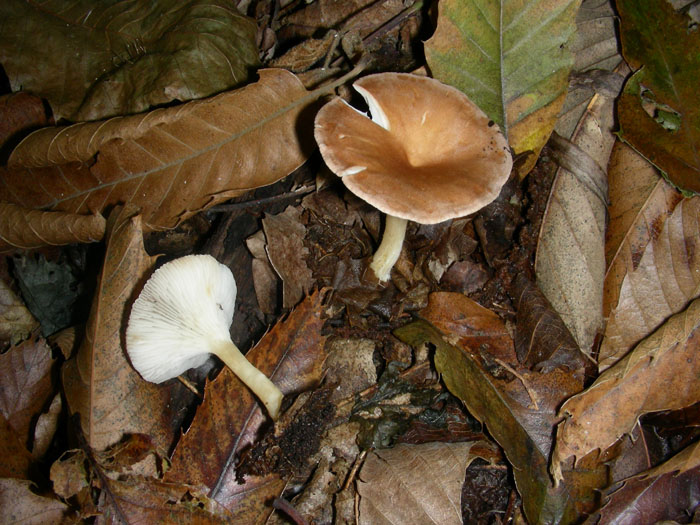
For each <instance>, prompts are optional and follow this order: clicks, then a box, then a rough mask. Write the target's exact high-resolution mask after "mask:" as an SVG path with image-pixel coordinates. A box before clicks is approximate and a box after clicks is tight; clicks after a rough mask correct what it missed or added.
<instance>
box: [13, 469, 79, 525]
mask: <svg viewBox="0 0 700 525" xmlns="http://www.w3.org/2000/svg"><path fill="white" fill-rule="evenodd" d="M0 509H2V514H3V516H2V519H3V522H4V523H21V524H22V525H46V524H47V523H62V522H63V518H64V517H65V516H66V514H67V513H68V506H67V505H66V504H65V503H63V502H61V501H58V500H57V499H53V498H45V497H43V496H39V495H37V494H35V493H34V492H32V483H31V482H30V481H25V480H19V479H0Z"/></svg>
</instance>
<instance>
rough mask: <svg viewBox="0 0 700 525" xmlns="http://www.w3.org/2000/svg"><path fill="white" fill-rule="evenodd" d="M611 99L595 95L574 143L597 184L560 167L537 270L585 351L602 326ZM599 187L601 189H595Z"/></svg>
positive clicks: (543, 287)
mask: <svg viewBox="0 0 700 525" xmlns="http://www.w3.org/2000/svg"><path fill="white" fill-rule="evenodd" d="M613 103H614V101H613V100H612V99H609V98H606V97H601V96H600V95H596V96H594V97H593V100H592V101H591V103H590V105H589V107H588V109H587V111H586V113H585V114H584V116H583V118H582V119H581V122H579V125H578V128H577V130H576V133H575V134H574V136H573V140H572V142H573V143H574V144H575V145H576V146H578V148H579V149H580V150H581V151H582V152H583V154H585V155H587V156H588V157H590V159H591V160H592V162H590V166H591V167H592V168H595V169H591V170H590V173H587V175H588V178H589V179H590V180H591V181H593V185H592V187H591V186H590V185H587V184H586V183H584V182H583V181H582V180H581V179H580V177H577V176H575V175H574V173H572V172H570V171H569V170H566V169H563V168H560V169H559V170H558V171H557V176H556V179H555V181H554V185H553V186H552V190H551V193H550V196H549V203H548V204H547V210H546V211H545V216H544V218H543V221H542V228H541V230H540V237H539V242H538V245H537V257H536V260H535V272H536V274H537V284H538V285H539V287H540V289H541V290H542V292H543V293H544V295H545V296H546V297H547V299H548V300H549V302H550V303H551V304H552V306H553V307H554V309H555V310H556V311H557V312H558V313H559V315H560V316H561V318H562V320H563V321H564V324H565V325H566V327H567V328H568V329H569V331H570V332H571V335H573V336H574V339H576V342H577V343H578V344H579V346H580V347H581V350H582V351H583V352H584V353H589V352H590V350H591V347H592V346H593V341H594V339H595V336H596V334H597V333H598V332H599V331H602V329H603V309H602V308H603V280H604V276H605V253H604V242H605V241H604V239H605V222H606V203H605V202H604V201H603V200H601V196H600V192H602V194H603V195H606V194H607V179H606V176H605V170H603V169H602V168H601V166H606V165H607V163H608V158H609V156H610V152H611V150H612V146H613V144H614V141H615V138H614V135H613V134H612V127H613ZM595 188H598V190H596V191H593V190H594V189H595Z"/></svg>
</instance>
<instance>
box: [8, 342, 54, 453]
mask: <svg viewBox="0 0 700 525" xmlns="http://www.w3.org/2000/svg"><path fill="white" fill-rule="evenodd" d="M54 363H55V360H54V359H53V358H52V357H51V349H50V348H49V347H48V345H47V344H46V341H44V340H43V339H31V340H27V341H24V342H23V343H22V344H20V345H19V346H16V347H13V348H10V349H9V350H8V351H7V352H5V353H4V354H2V355H0V414H2V415H3V416H4V417H5V418H6V419H7V421H8V422H9V424H10V425H11V426H12V428H13V429H14V430H15V432H17V435H18V436H20V437H21V439H22V440H23V442H24V443H29V442H30V441H31V440H30V436H32V435H33V432H32V426H33V424H34V422H35V421H36V418H37V416H38V415H39V414H41V412H42V411H43V410H44V408H45V407H46V405H47V404H48V403H49V400H50V399H51V398H52V397H53V395H54V393H55V390H54V382H53V380H52V373H51V369H52V368H53V365H54Z"/></svg>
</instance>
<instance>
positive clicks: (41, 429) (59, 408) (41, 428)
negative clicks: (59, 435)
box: [32, 392, 63, 459]
mask: <svg viewBox="0 0 700 525" xmlns="http://www.w3.org/2000/svg"><path fill="white" fill-rule="evenodd" d="M62 412H63V401H62V398H61V393H60V392H58V393H56V395H55V396H54V398H53V400H51V404H50V405H49V408H48V410H46V411H45V412H43V413H42V414H41V415H40V416H39V417H38V419H37V420H36V425H35V426H34V439H33V442H32V456H33V457H34V459H40V458H42V457H43V456H44V454H46V452H47V451H48V450H49V446H50V445H51V441H52V440H53V438H54V435H55V434H56V429H57V428H58V422H59V419H60V417H61V414H62Z"/></svg>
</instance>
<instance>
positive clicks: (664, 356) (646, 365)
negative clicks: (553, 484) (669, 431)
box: [552, 300, 700, 475]
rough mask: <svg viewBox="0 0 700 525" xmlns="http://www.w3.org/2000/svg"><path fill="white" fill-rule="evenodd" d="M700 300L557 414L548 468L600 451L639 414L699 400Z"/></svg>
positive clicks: (674, 408) (572, 399)
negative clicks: (560, 418)
mask: <svg viewBox="0 0 700 525" xmlns="http://www.w3.org/2000/svg"><path fill="white" fill-rule="evenodd" d="M698 344H700V301H699V300H695V301H694V302H692V303H691V305H690V306H689V307H688V308H687V309H686V310H685V311H683V312H681V313H679V314H676V315H674V316H673V317H671V318H670V319H669V320H668V321H667V322H666V323H664V324H663V325H662V326H661V327H660V328H659V329H658V330H656V331H655V332H654V333H653V334H651V335H650V336H649V337H647V338H646V339H644V340H643V341H642V342H641V343H640V344H639V345H637V347H636V348H635V349H634V350H633V351H632V352H630V353H629V354H628V355H627V356H625V357H624V358H623V359H622V360H620V361H618V362H617V363H616V364H615V365H614V366H612V367H611V368H609V369H607V370H606V371H605V372H604V373H603V374H601V375H600V376H599V377H598V379H597V380H596V381H595V382H594V383H593V384H592V385H591V386H590V387H589V388H588V389H587V390H585V391H584V392H582V393H581V394H578V395H576V396H574V397H572V398H571V399H569V400H568V401H567V402H566V403H564V405H563V406H562V408H561V410H560V413H561V414H562V415H566V416H567V419H566V420H565V421H564V422H563V423H562V424H561V425H560V426H559V428H558V430H557V440H556V446H555V450H554V453H553V455H552V470H553V472H554V473H555V475H556V473H557V468H558V466H559V465H561V462H562V461H565V460H566V459H567V458H569V457H571V456H574V457H575V458H577V459H580V458H582V457H583V456H585V455H586V454H588V453H589V452H592V451H595V450H600V451H601V452H602V451H605V450H606V449H607V448H609V447H610V446H612V445H613V444H614V443H615V442H616V441H617V440H618V439H619V438H621V437H622V436H623V435H625V434H627V433H629V432H631V431H632V429H633V428H634V426H635V425H636V424H637V421H638V419H639V417H640V416H642V415H643V414H647V413H649V412H657V411H662V410H676V409H680V408H684V407H687V406H690V405H692V404H694V403H697V402H698V401H700V383H699V382H698V381H697V377H698V374H700V360H698V359H697V349H698Z"/></svg>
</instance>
